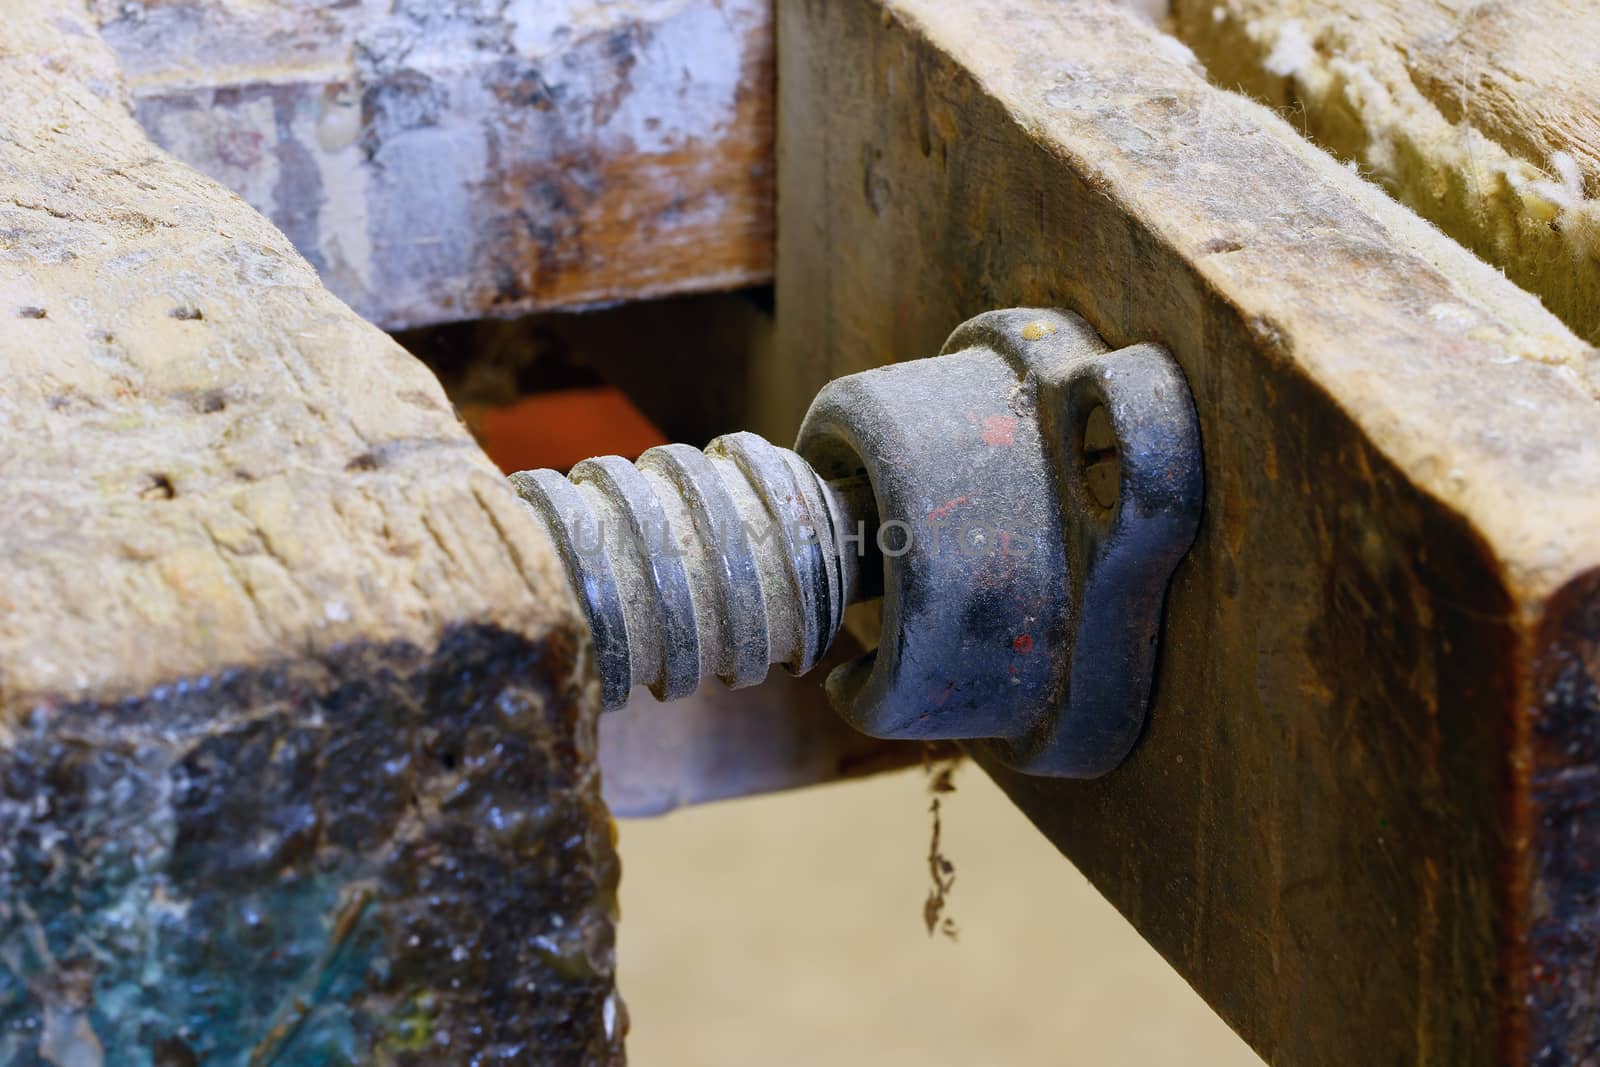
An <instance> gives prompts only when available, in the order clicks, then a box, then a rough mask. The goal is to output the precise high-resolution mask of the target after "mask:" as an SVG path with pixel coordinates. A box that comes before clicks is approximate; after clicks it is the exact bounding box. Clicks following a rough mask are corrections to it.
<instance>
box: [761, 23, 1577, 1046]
mask: <svg viewBox="0 0 1600 1067" xmlns="http://www.w3.org/2000/svg"><path fill="white" fill-rule="evenodd" d="M779 34H780V40H781V41H782V48H781V50H780V70H779V87H780V90H779V91H780V99H779V149H778V153H779V155H778V158H779V183H780V195H779V201H778V202H779V213H780V214H779V225H778V232H779V247H778V293H777V307H778V337H777V344H776V355H775V357H774V358H772V359H770V360H764V361H761V362H759V363H758V364H757V365H756V366H755V367H754V368H753V369H752V373H753V375H754V376H755V378H756V380H757V389H758V392H759V394H760V396H761V398H762V402H761V405H760V407H759V411H758V414H759V416H760V418H759V420H758V421H759V422H760V423H762V424H764V429H765V430H767V431H768V432H770V433H772V434H776V435H779V436H781V435H782V434H783V433H784V432H785V431H786V430H792V428H793V427H794V425H795V424H796V423H797V421H798V418H799V415H800V412H801V410H802V409H803V408H804V406H805V404H806V401H807V398H809V397H810V396H811V395H812V393H813V392H814V390H815V389H816V388H817V387H818V386H820V385H821V384H822V383H823V382H825V381H826V380H828V379H829V378H831V377H833V376H836V375H838V374H842V373H846V372H849V371H854V370H858V369H861V368H864V367H867V366H871V365H875V364H878V363H882V362H886V361H893V360H899V359H907V358H913V357H920V356H926V355H929V354H931V353H933V352H936V351H937V350H938V348H939V346H940V344H941V342H942V341H943V339H944V337H945V335H946V334H947V333H948V331H949V330H950V329H951V328H952V327H953V326H955V325H956V324H957V323H958V322H960V321H961V320H962V319H964V318H966V317H968V316H970V315H973V314H975V313H978V312H981V311H984V310H987V309H990V308H995V307H1004V306H1012V305H1042V306H1063V307H1067V308H1072V309H1075V310H1077V311H1079V312H1081V313H1082V314H1084V315H1085V316H1086V317H1087V318H1088V319H1089V320H1090V321H1091V322H1092V323H1093V324H1094V325H1095V326H1096V328H1097V329H1098V330H1099V331H1100V332H1101V333H1102V334H1103V335H1104V336H1105V337H1106V338H1107V340H1109V341H1110V342H1112V343H1113V344H1114V345H1125V344H1130V343H1133V342H1138V341H1157V342H1160V343H1162V344H1164V345H1166V346H1168V347H1169V348H1170V349H1171V350H1172V352H1173V353H1174V354H1175V356H1176V357H1177V358H1178V360H1179V361H1180V362H1181V364H1182V366H1183V368H1184V370H1185V372H1186V373H1187V375H1188V377H1189V381H1190V385H1191V387H1192V389H1193V391H1194V396H1195V400H1196V404H1197V406H1198V411H1199V415H1200V420H1201V425H1202V432H1203V439H1204V445H1205V466H1206V479H1207V490H1206V492H1207V497H1206V514H1205V518H1204V521H1203V524H1202V529H1201V532H1200V535H1199V539H1198V541H1197V542H1196V544H1195V547H1194V549H1193V551H1192V552H1191V554H1190V556H1189V558H1188V559H1187V560H1186V562H1185V563H1184V564H1183V565H1182V567H1181V568H1180V570H1179V572H1178V575H1177V578H1176V580H1175V583H1174V586H1173V589H1172V592H1171V595H1170V598H1169V603H1168V614H1167V624H1166V627H1165V632H1164V636H1163V641H1162V648H1161V663H1160V669H1159V676H1158V680H1157V687H1156V698H1155V705H1154V708H1153V712H1152V717H1151V720H1150V723H1149V726H1148V730H1147V733H1146V736H1145V737H1144V739H1143V740H1142V742H1141V744H1140V747H1139V748H1138V749H1137V750H1136V752H1135V754H1134V756H1133V758H1132V759H1131V761H1130V762H1129V763H1128V764H1126V765H1125V766H1124V767H1122V768H1121V769H1119V770H1118V771H1116V772H1114V773H1113V774H1111V775H1110V776H1108V777H1106V778H1104V779H1102V780H1098V781H1091V782H1048V781H1041V780H1029V779H1024V778H1020V777H1017V776H1015V775H1012V774H1008V773H1006V772H1004V771H1001V770H999V769H996V768H991V773H994V774H995V775H996V777H997V778H999V780H1000V781H1001V783H1002V784H1003V785H1004V786H1005V787H1006V789H1007V790H1008V791H1009V792H1010V793H1011V795H1012V796H1013V797H1014V798H1015V799H1016V800H1017V801H1018V802H1019V804H1021V805H1022V806H1023V807H1024V808H1025V809H1026V810H1027V811H1028V812H1029V813H1030V814H1031V815H1032V817H1033V818H1034V819H1035V821H1036V822H1037V823H1038V824H1039V825H1040V826H1041V828H1042V829H1043V830H1044V831H1045V832H1046V833H1047V834H1048V835H1049V836H1050V837H1051V838H1052V839H1053V840H1055V841H1056V842H1057V843H1058V844H1059V845H1060V846H1061V847H1062V848H1063V850H1064V851H1065V852H1066V853H1067V855H1068V856H1070V857H1071V859H1072V860H1073V861H1074V862H1075V863H1076V864H1077V865H1078V866H1079V867H1080V868H1082V869H1083V871H1084V872H1085V873H1086V874H1087V875H1088V876H1089V877H1090V878H1091V879H1092V880H1093V881H1094V882H1095V883H1096V884H1097V885H1098V886H1099V887H1100V888H1101V890H1102V891H1103V892H1104V893H1105V894H1106V895H1107V896H1108V897H1109V898H1110V899H1111V900H1112V901H1113V903H1115V904H1116V905H1117V907H1119V908H1120V909H1121V910H1122V911H1123V912H1124V913H1125V914H1126V915H1128V917H1129V918H1130V919H1131V920H1132V921H1133V922H1134V924H1135V925H1136V926H1137V927H1138V928H1139V930H1140V931H1141V932H1142V933H1143V934H1144V936H1145V937H1146V938H1148V939H1149V940H1150V941H1151V942H1152V943H1153V944H1154V945H1155V946H1156V947H1157V948H1158V949H1160V951H1161V952H1162V953H1163V954H1164V955H1165V956H1166V957H1167V958H1168V959H1169V960H1171V961H1172V962H1173V964H1174V965H1175V966H1176V967H1177V968H1178V969H1179V971H1180V972H1181V973H1182V974H1183V975H1184V976H1185V977H1186V978H1187V979H1188V980H1189V981H1190V982H1191V983H1192V984H1193V985H1194V986H1195V988H1196V989H1198V990H1199V991H1200V992H1201V993H1202V995H1204V996H1205V997H1206V999H1207V1000H1208V1001H1209V1002H1210V1003H1211V1004H1212V1005H1213V1006H1214V1007H1215V1008H1216V1009H1217V1010H1218V1011H1219V1012H1220V1013H1221V1014H1222V1016H1223V1017H1224V1018H1225V1019H1226V1020H1227V1021H1228V1022H1229V1023H1230V1024H1231V1025H1233V1026H1234V1027H1235V1028H1236V1029H1237V1030H1238V1031H1239V1032H1240V1033H1241V1034H1242V1035H1243V1036H1244V1037H1245V1038H1246V1039H1247V1040H1249V1041H1250V1043H1251V1044H1252V1045H1253V1046H1254V1047H1255V1048H1257V1049H1258V1050H1260V1051H1261V1053H1262V1054H1263V1055H1264V1056H1266V1058H1268V1059H1269V1060H1271V1061H1272V1062H1274V1063H1280V1064H1302V1065H1312V1064H1349V1063H1402V1062H1405V1063H1415V1062H1429V1063H1452V1064H1454V1063H1459V1064H1468V1063H1482V1064H1489V1063H1496V1064H1502V1063H1517V1064H1532V1063H1541V1064H1543V1063H1552V1064H1553V1063H1582V1062H1587V1060H1586V1058H1588V1059H1592V1058H1593V1057H1595V1056H1596V1055H1597V1054H1600V1031H1597V1029H1596V1022H1595V1020H1596V1018H1597V1016H1600V1012H1597V1004H1600V1001H1597V996H1596V990H1597V987H1600V985H1597V984H1600V974H1597V956H1600V952H1597V945H1600V867H1597V866H1596V865H1594V864H1593V863H1592V862H1591V857H1592V856H1593V855H1594V854H1595V851H1596V849H1597V848H1600V802H1597V800H1600V715H1597V712H1600V698H1597V697H1596V693H1597V692H1600V689H1597V685H1596V679H1597V677H1600V666H1597V665H1600V655H1597V652H1600V646H1597V638H1600V624H1597V621H1596V620H1597V619H1600V600H1597V588H1596V583H1597V581H1600V406H1597V403H1596V392H1597V390H1596V376H1595V366H1596V353H1595V351H1594V350H1593V349H1591V348H1589V347H1588V346H1586V345H1585V344H1583V343H1582V342H1581V341H1579V340H1578V339H1577V338H1575V337H1574V336H1572V335H1571V334H1570V333H1569V332H1567V330H1566V329H1564V328H1563V327H1562V325H1561V324H1560V323H1559V322H1558V321H1557V320H1556V319H1555V318H1554V317H1553V316H1551V315H1550V314H1548V313H1547V312H1545V311H1544V310H1543V309H1542V308H1541V307H1540V306H1539V304H1538V302H1537V300H1535V299H1534V298H1533V297H1531V296H1529V295H1528V294H1526V293H1524V292H1522V291H1521V290H1518V289H1517V288H1516V287H1514V286H1512V285H1510V284H1509V283H1507V282H1506V281H1505V279H1504V278H1503V277H1501V276H1500V274H1499V273H1498V272H1497V271H1495V270H1494V269H1492V268H1490V267H1488V266H1486V265H1485V264H1483V263H1482V262H1481V261H1479V260H1478V259H1476V258H1475V257H1473V256H1472V255H1471V254H1470V253H1469V252H1467V251H1466V250H1464V249H1463V248H1461V247H1460V246H1459V245H1456V244H1454V243H1453V242H1451V241H1449V240H1447V239H1446V238H1444V237H1443V236H1442V235H1440V234H1439V232H1438V231H1437V230H1434V229H1433V228H1431V227H1430V226H1428V225H1427V224H1426V223H1424V222H1422V221H1421V220H1419V219H1418V218H1417V217H1416V216H1414V215H1412V214H1411V213H1410V212H1409V211H1407V210H1405V209H1404V208H1402V207H1400V206H1398V205H1396V204H1395V203H1394V202H1393V201H1392V200H1390V199H1389V198H1388V197H1387V196H1385V195H1384V194H1383V193H1382V192H1381V191H1380V190H1378V189H1377V188H1375V187H1373V186H1371V185H1369V184H1367V183H1365V182H1363V181H1362V180H1361V179H1360V178H1359V177H1358V176H1357V175H1355V174H1354V173H1352V172H1351V171H1350V170H1348V169H1346V168H1345V167H1343V166H1341V165H1340V164H1339V163H1338V162H1337V161H1335V160H1334V159H1332V158H1331V157H1329V156H1327V155H1325V154H1323V153H1322V152H1320V151H1318V150H1316V149H1315V148H1313V147H1311V146H1310V145H1309V144H1308V143H1307V142H1306V141H1304V139H1302V138H1301V137H1300V136H1299V135H1298V134H1296V133H1295V131H1294V130H1293V129H1292V127H1291V126H1290V124H1289V123H1287V122H1285V121H1283V119H1281V118H1279V117H1278V116H1277V115H1275V114H1273V113H1272V112H1271V111H1269V110H1268V109H1266V108H1264V107H1261V106H1259V105H1257V104H1254V103H1252V102H1250V101H1248V100H1245V99H1244V98H1241V97H1238V96H1235V95H1233V94H1230V93H1226V92H1222V91H1220V90H1218V89H1216V88H1214V87H1212V86H1211V85H1210V84H1208V83H1207V81H1206V79H1205V76H1204V73H1203V71H1201V70H1200V69H1199V67H1198V65H1197V64H1195V63H1194V62H1193V60H1192V57H1191V56H1190V55H1189V54H1188V53H1187V50H1186V49H1185V48H1184V47H1183V46H1182V45H1181V44H1180V43H1179V42H1177V41H1175V40H1174V39H1172V38H1170V37H1165V36H1163V35H1161V34H1159V33H1158V32H1156V31H1155V30H1154V29H1153V28H1151V27H1150V26H1148V25H1146V24H1143V23H1141V22H1140V21H1138V20H1137V19H1136V18H1134V17H1133V16H1131V15H1129V14H1127V13H1126V12H1124V11H1120V10H1116V9H1113V8H1110V7H1107V6H1104V5H1102V4H1098V3H1094V2H1092V0H1078V2H1073V3H1052V2H1046V0H975V2H972V3H968V4H959V5H954V4H941V3H938V2H937V0H830V2H827V3H803V2H787V3H784V4H781V5H780V8H779ZM1018 891H1019V892H1025V891H1026V890H1025V888H1019V890H1018ZM1062 965H1063V966H1070V965H1071V961H1070V960H1067V961H1063V964H1062Z"/></svg>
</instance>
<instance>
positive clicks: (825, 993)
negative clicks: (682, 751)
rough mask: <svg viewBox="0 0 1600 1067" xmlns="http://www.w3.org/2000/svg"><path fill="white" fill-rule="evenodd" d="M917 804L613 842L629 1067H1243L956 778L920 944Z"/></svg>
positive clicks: (1069, 870) (767, 803)
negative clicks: (936, 886) (618, 856)
mask: <svg viewBox="0 0 1600 1067" xmlns="http://www.w3.org/2000/svg"><path fill="white" fill-rule="evenodd" d="M928 799H929V797H928V793H927V779H926V776H925V775H924V773H923V772H922V770H921V769H920V768H914V769H910V770H905V771H899V772H895V773H892V774H884V775H880V776H878V777H875V778H868V779H862V780H859V781H853V782H846V783H841V784H836V785H826V786H816V787H812V788H809V789H803V790H797V791H795V792H789V793H779V794H774V795H771V796H766V797H756V798H751V799H745V800H734V801H722V802H718V803H715V804H710V805H706V806H703V807H697V808H685V809H681V810H679V811H677V812H675V813H673V814H672V815H669V816H667V817H665V818H661V819H647V820H628V821H623V822H621V823H620V824H619V825H620V829H621V853H622V922H621V924H620V926H619V927H618V955H619V961H620V974H619V978H618V981H619V985H620V988H621V990H622V995H623V997H624V999H625V1000H626V1001H627V1004H628V1011H629V1013H630V1015H631V1017H632V1020H633V1029H632V1033H631V1036H630V1037H629V1043H628V1053H629V1057H630V1059H631V1060H632V1062H634V1063H636V1064H640V1065H641V1067H709V1065H718V1067H720V1065H743V1064H752V1063H760V1064H764V1065H767V1067H791V1065H793V1067H800V1065H808V1067H809V1065H815V1064H839V1065H852V1067H853V1065H857V1064H860V1065H867V1064H871V1065H875V1067H912V1065H916V1067H929V1065H983V1067H991V1065H1024V1064H1051V1065H1056V1064H1063V1065H1079V1064H1083V1065H1090V1064H1093V1065H1108V1067H1109V1065H1115V1067H1121V1065H1129V1067H1133V1065H1138V1067H1145V1065H1156V1064H1185V1065H1189V1067H1261V1060H1260V1059H1258V1058H1257V1057H1256V1055H1255V1054H1254V1053H1253V1052H1251V1051H1250V1049H1249V1048H1248V1047H1247V1046H1246V1045H1245V1043H1244V1042H1243V1041H1241V1040H1240V1039H1239V1038H1238V1037H1237V1036H1235V1035H1234V1033H1233V1032H1232V1031H1231V1030H1229V1029H1228V1027H1227V1026H1226V1025H1225V1024H1224V1023H1223V1022H1222V1021H1221V1020H1220V1019H1218V1018H1217V1016H1216V1015H1215V1014H1213V1013H1212V1011H1211V1009H1210V1008H1208V1007H1207V1006H1206V1005H1205V1003H1204V1002H1203V1001H1201V999H1200V998H1199V997H1198V996H1197V995H1196V994H1195V993H1194V992H1193V991H1192V990H1191V989H1190V988H1189V987H1188V985H1187V984H1185V983H1184V981H1183V979H1181V978H1180V977H1178V975H1177V973H1176V972H1175V971H1173V970H1172V968H1171V967H1169V966H1167V964H1166V962H1165V961H1164V960H1163V959H1162V958H1161V957H1160V956H1159V955H1157V954H1156V952H1155V951H1154V950H1153V949H1151V948H1150V947H1149V946H1148V945H1146V944H1145V943H1144V942H1143V941H1141V940H1140V939H1139V937H1138V935H1137V934H1135V933H1134V931H1133V928H1132V927H1131V926H1129V925H1128V923H1127V922H1126V921H1125V920H1124V919H1123V918H1122V916H1121V915H1119V914H1118V913H1117V912H1116V911H1115V910H1114V909H1113V908H1112V907H1111V905H1110V904H1108V903H1106V901H1105V900H1104V899H1103V898H1101V896H1100V895H1099V894H1098V893H1097V892H1096V891H1095V890H1094V889H1093V888H1092V887H1091V886H1090V885H1089V883H1088V881H1087V880H1086V879H1084V877H1083V876H1082V875H1080V874H1079V873H1078V872H1077V870H1076V869H1075V868H1074V867H1073V866H1072V865H1071V864H1070V863H1068V862H1067V861H1066V860H1065V859H1064V858H1063V857H1062V856H1061V854H1060V853H1059V852H1057V851H1056V849H1055V847H1054V846H1052V845H1051V844H1050V843H1049V842H1048V841H1046V840H1045V839H1044V837H1043V836H1041V835H1040V834H1039V833H1038V832H1037V831H1035V830H1034V829H1033V827H1032V825H1031V824H1029V822H1028V821H1027V820H1026V819H1024V818H1023V817H1022V815H1021V814H1020V813H1019V812H1018V811H1017V810H1016V809H1015V808H1013V807H1012V806H1011V804H1010V802H1009V801H1007V800H1006V799H1005V797H1004V796H1003V795H1002V794H1001V792H1000V790H999V789H998V788H996V787H995V786H994V785H993V784H992V783H991V782H990V781H989V779H988V777H987V776H986V775H984V773H983V772H982V771H981V770H979V769H978V768H977V767H976V766H973V765H971V764H963V765H962V767H961V768H960V769H959V770H958V771H957V772H956V791H955V792H954V793H951V794H947V795H946V796H945V797H944V798H943V804H942V806H941V807H942V811H941V815H942V823H943V845H944V847H943V851H944V853H945V855H946V856H948V857H949V859H950V860H951V861H952V862H953V863H954V864H955V866H956V883H955V888H954V891H953V893H952V894H951V897H950V903H949V908H950V914H951V915H952V916H953V917H954V919H955V921H956V923H957V924H958V927H959V940H957V941H954V942H952V941H950V940H948V939H946V938H944V937H942V936H934V937H932V938H930V937H929V936H928V935H927V933H926V932H925V930H924V927H923V922H922V904H923V900H924V898H925V897H926V896H927V892H928V887H929V876H928V869H927V853H928V841H929V832H930V822H929V814H928Z"/></svg>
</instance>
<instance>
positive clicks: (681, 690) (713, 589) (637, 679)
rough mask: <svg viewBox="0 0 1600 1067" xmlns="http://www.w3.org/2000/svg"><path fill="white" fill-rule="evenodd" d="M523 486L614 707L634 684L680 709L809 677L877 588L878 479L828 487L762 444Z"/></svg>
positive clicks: (733, 440) (526, 475) (670, 449)
mask: <svg viewBox="0 0 1600 1067" xmlns="http://www.w3.org/2000/svg"><path fill="white" fill-rule="evenodd" d="M511 483H512V485H513V486H514V487H515V488H516V490H517V492H518V494H519V495H520V496H521V497H522V499H523V500H524V501H525V502H526V503H527V504H528V505H530V506H531V507H532V508H533V509H534V510H535V511H536V512H538V514H539V516H540V517H541V518H542V519H543V520H544V522H545V524H546V527H547V528H548V529H550V530H551V531H552V532H553V533H554V534H555V536H556V541H557V548H558V550H559V551H560V553H561V558H562V561H563V562H564V563H565V565H566V568H567V574H568V577H569V578H570V580H571V582H572V586H573V588H574V589H576V590H577V591H578V594H579V597H580V598H581V599H582V602H583V607H584V610H585V613H586V614H587V615H588V618H589V623H590V628H591V630H592V631H593V634H594V639H595V644H596V646H597V649H598V655H599V660H600V678H601V686H602V690H603V697H604V700H605V705H606V707H607V708H617V707H620V706H622V704H623V703H624V702H626V700H627V698H628V691H629V690H630V689H631V688H632V687H633V686H635V685H645V686H648V687H649V688H650V691H651V692H652V693H654V694H655V696H656V698H657V699H659V700H676V699H678V698H680V697H684V696H687V695H689V694H690V693H692V692H694V691H695V689H696V688H697V687H698V686H699V684H700V682H701V680H702V679H704V678H707V677H710V676H712V675H715V676H716V677H718V678H721V679H722V680H723V681H724V682H726V683H727V684H728V685H730V686H734V687H738V686H746V685H754V684H755V683H757V682H759V681H761V680H762V679H763V678H765V677H766V676H767V671H768V669H769V668H770V667H771V665H772V664H775V663H781V664H783V665H784V666H786V667H787V668H788V669H789V670H791V671H793V672H794V673H796V674H800V673H803V672H805V671H807V670H810V669H811V667H813V666H814V665H815V664H816V662H817V660H819V659H821V658H822V656H823V655H824V653H826V652H827V651H828V647H829V646H830V645H831V644H832V643H833V639H834V637H835V635H837V634H838V632H839V625H840V623H841V621H842V619H843V617H844V608H845V605H846V604H848V603H851V602H852V601H854V600H855V599H857V598H858V596H859V595H860V594H861V591H862V590H863V588H864V583H863V577H862V561H863V559H864V557H865V556H866V555H867V553H869V552H870V546H869V544H868V542H867V539H868V538H870V537H871V536H872V534H871V531H873V530H874V528H875V527H876V525H877V523H876V518H875V511H874V508H873V503H872V492H871V488H870V486H868V485H867V484H866V481H865V479H864V478H861V477H849V478H841V479H838V480H836V481H832V482H828V481H824V480H822V479H821V478H820V477H818V476H817V473H816V472H815V471H813V470H812V469H811V467H810V466H809V465H808V464H807V463H806V462H805V460H803V459H801V458H800V457H799V456H797V455H795V454H794V453H793V452H791V451H789V450H788V449H787V448H779V447H778V446H776V445H773V444H771V443H770V442H768V441H767V440H765V439H764V438H762V437H759V436H757V435H755V434H753V433H736V434H730V435H728V436H726V437H719V438H717V439H716V440H715V441H713V442H711V444H710V445H708V446H707V447H706V449H705V450H704V451H700V450H698V449H695V448H691V447H690V446H688V445H676V444H675V445H663V446H661V447H659V448H652V449H651V450H650V451H648V452H646V453H645V454H644V455H642V456H640V457H639V460H638V462H637V463H630V462H628V461H627V460H625V459H623V458H621V457H620V456H603V457H600V458H598V459H589V460H584V461H583V462H582V463H579V464H578V465H577V466H575V467H573V468H572V472H571V474H570V475H569V476H567V477H565V478H563V477H562V476H561V475H560V474H558V473H557V472H555V471H550V470H539V471H524V472H522V473H520V474H514V475H512V476H511ZM870 579H871V576H870V575H869V576H868V583H870Z"/></svg>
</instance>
